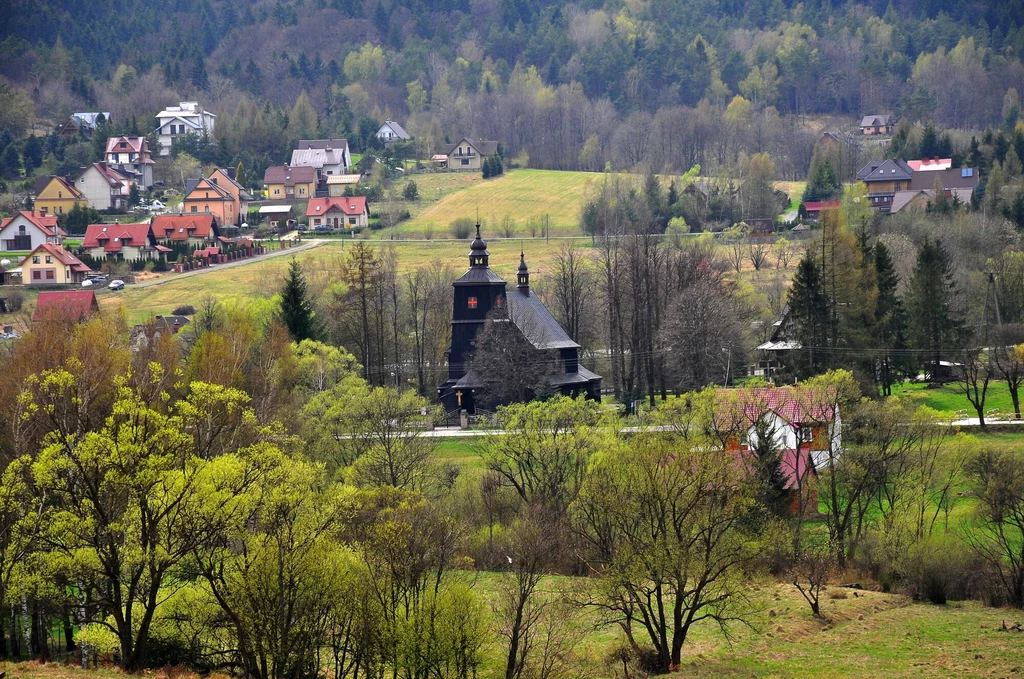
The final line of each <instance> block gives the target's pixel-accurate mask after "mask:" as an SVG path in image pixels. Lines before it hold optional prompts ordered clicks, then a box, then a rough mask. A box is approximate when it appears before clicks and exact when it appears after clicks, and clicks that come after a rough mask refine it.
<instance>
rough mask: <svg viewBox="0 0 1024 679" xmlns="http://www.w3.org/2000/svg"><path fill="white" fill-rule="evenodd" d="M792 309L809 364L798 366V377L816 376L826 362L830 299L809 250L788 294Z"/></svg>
mask: <svg viewBox="0 0 1024 679" xmlns="http://www.w3.org/2000/svg"><path fill="white" fill-rule="evenodd" d="M789 310H790V315H791V317H792V319H793V323H794V326H795V328H796V339H797V341H798V342H800V345H801V353H802V354H803V355H804V357H805V358H806V362H805V363H803V364H801V365H799V366H797V373H798V374H799V375H814V374H816V373H817V372H819V369H820V367H821V366H822V365H823V363H824V361H823V359H822V353H823V351H824V349H825V345H826V339H825V337H826V333H827V326H828V297H827V296H826V295H825V285H824V281H823V280H822V277H821V268H820V267H819V266H818V263H817V262H816V261H815V259H814V255H813V254H812V253H811V252H810V251H808V252H807V253H806V254H805V255H804V256H803V258H802V259H801V260H800V263H799V264H797V267H796V275H795V276H794V277H793V287H792V288H791V289H790V291H789Z"/></svg>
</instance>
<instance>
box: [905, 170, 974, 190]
mask: <svg viewBox="0 0 1024 679" xmlns="http://www.w3.org/2000/svg"><path fill="white" fill-rule="evenodd" d="M936 179H938V180H939V181H940V182H942V188H944V189H946V190H947V191H948V190H950V189H973V188H974V187H976V186H977V185H978V181H979V180H980V177H979V176H978V171H977V170H975V169H974V168H970V167H954V168H951V169H949V170H926V171H921V172H915V173H914V178H913V179H911V180H910V189H911V190H918V189H931V188H933V187H934V186H935V180H936Z"/></svg>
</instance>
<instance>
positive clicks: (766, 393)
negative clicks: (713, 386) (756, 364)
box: [717, 387, 835, 425]
mask: <svg viewBox="0 0 1024 679" xmlns="http://www.w3.org/2000/svg"><path fill="white" fill-rule="evenodd" d="M717 396H718V399H717V401H718V406H719V410H724V409H729V410H730V411H733V413H734V414H736V415H739V416H740V417H741V418H742V419H743V420H744V421H746V422H747V423H748V424H751V425H752V424H754V423H755V422H757V420H758V419H759V418H760V417H761V416H762V415H764V414H765V413H766V412H769V411H771V412H774V413H776V414H777V415H778V416H779V417H781V418H782V419H784V420H786V421H787V422H789V423H790V424H801V423H810V422H830V421H832V419H833V418H834V417H835V413H833V412H832V411H831V410H829V408H828V399H819V398H816V397H815V396H816V394H815V392H813V391H811V390H810V389H806V388H799V387H759V388H756V389H719V390H718V392H717Z"/></svg>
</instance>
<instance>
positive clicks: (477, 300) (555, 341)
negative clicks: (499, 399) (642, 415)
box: [437, 224, 601, 414]
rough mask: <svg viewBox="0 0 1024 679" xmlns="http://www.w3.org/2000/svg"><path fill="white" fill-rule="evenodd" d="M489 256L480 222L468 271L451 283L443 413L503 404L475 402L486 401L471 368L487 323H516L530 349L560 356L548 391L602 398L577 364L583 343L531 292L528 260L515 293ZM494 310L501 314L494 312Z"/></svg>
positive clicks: (596, 382)
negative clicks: (451, 301) (452, 291)
mask: <svg viewBox="0 0 1024 679" xmlns="http://www.w3.org/2000/svg"><path fill="white" fill-rule="evenodd" d="M489 258H490V255H489V254H488V252H487V243H485V242H484V240H483V239H482V238H481V237H480V225H479V224H477V226H476V238H475V239H474V240H473V243H472V245H471V246H470V251H469V270H468V271H466V273H464V274H463V275H462V276H461V277H460V278H459V279H458V280H456V281H455V282H454V283H453V284H452V285H453V286H454V288H455V303H454V307H453V309H452V346H451V348H450V349H449V350H448V351H447V352H445V354H446V356H447V358H448V380H447V381H446V382H445V383H444V384H442V385H441V386H440V387H438V390H437V391H438V398H439V400H440V401H441V403H442V404H443V405H444V409H445V411H448V412H451V411H453V410H465V411H467V412H468V413H469V414H473V413H475V412H476V409H477V407H479V408H482V409H488V410H490V409H493V408H494V407H496V406H499V405H504V404H502V403H490V402H480V403H477V400H481V401H483V400H484V399H486V396H483V395H481V394H480V391H481V386H482V383H483V380H482V379H481V376H480V375H477V374H475V373H474V371H473V370H471V369H470V368H469V365H468V363H469V361H470V359H471V357H472V355H473V351H474V349H475V346H474V343H475V341H476V338H477V334H478V333H479V332H480V331H481V329H482V328H483V327H484V324H485V323H491V322H497V321H499V320H504V319H507V320H511V321H512V322H513V323H515V325H516V328H517V329H518V331H519V332H520V333H522V336H523V337H524V338H525V339H526V340H527V342H528V343H529V347H530V349H531V351H533V352H537V353H538V354H540V353H544V354H548V355H550V354H553V353H554V352H557V356H558V361H557V363H556V365H558V371H557V372H553V373H552V374H551V375H549V376H547V378H546V379H545V380H544V381H545V382H546V383H547V385H548V386H549V387H550V388H552V389H553V390H556V391H558V392H559V393H562V394H565V395H567V396H577V395H579V394H585V395H586V396H587V397H589V398H592V399H595V400H599V399H600V398H601V376H600V375H597V374H595V373H593V372H591V371H589V370H587V369H586V368H584V367H583V366H581V365H580V364H579V349H580V345H578V344H576V342H574V341H573V340H572V338H570V337H569V335H568V334H567V333H566V332H565V330H564V329H563V328H562V326H561V325H559V324H558V321H556V320H555V318H554V317H553V316H552V315H551V312H549V311H548V310H547V308H546V307H545V306H544V304H543V303H542V302H541V301H540V299H539V298H538V297H537V296H536V295H532V294H531V293H530V272H529V269H528V268H527V266H526V258H525V257H524V256H523V255H520V258H519V270H518V272H517V273H516V287H515V289H513V290H507V289H506V283H505V281H504V280H502V279H501V278H500V277H499V276H498V275H497V274H496V273H494V272H493V271H491V268H490V265H489ZM492 311H497V312H498V313H496V314H491V312H492ZM496 317H497V318H496Z"/></svg>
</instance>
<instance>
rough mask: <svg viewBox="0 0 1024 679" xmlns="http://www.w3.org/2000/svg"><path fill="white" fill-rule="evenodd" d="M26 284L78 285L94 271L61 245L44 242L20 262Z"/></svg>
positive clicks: (22, 279) (22, 278) (22, 277)
mask: <svg viewBox="0 0 1024 679" xmlns="http://www.w3.org/2000/svg"><path fill="white" fill-rule="evenodd" d="M18 268H19V269H21V282H22V283H23V284H24V285H77V284H78V283H81V282H82V280H83V279H84V278H85V274H87V273H89V272H90V271H92V269H90V268H89V267H88V266H86V265H85V264H84V263H83V262H82V260H80V259H78V257H75V255H74V254H72V253H71V252H69V251H68V250H65V249H64V248H63V247H62V246H60V245H54V244H53V243H43V244H42V245H40V246H39V247H37V248H36V249H35V250H33V251H32V252H31V253H30V254H29V255H28V256H27V257H25V259H23V260H21V262H20V263H19V264H18Z"/></svg>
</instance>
